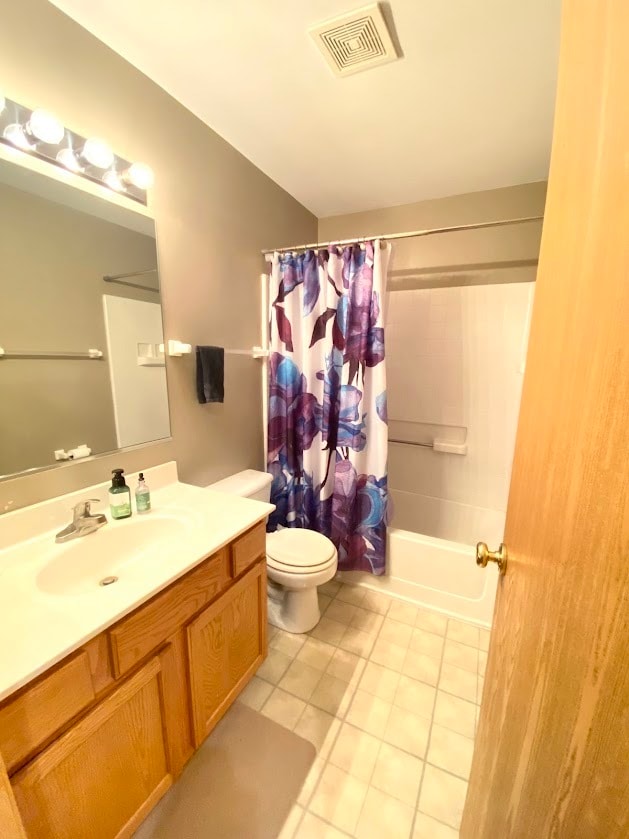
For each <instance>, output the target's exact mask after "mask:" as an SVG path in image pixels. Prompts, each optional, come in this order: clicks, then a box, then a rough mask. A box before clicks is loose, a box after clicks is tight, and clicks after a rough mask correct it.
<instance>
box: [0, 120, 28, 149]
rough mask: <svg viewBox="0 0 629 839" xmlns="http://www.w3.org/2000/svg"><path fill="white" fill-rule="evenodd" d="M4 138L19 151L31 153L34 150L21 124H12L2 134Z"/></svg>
mask: <svg viewBox="0 0 629 839" xmlns="http://www.w3.org/2000/svg"><path fill="white" fill-rule="evenodd" d="M2 136H3V137H4V139H5V140H8V141H9V143H11V144H12V145H13V146H16V147H17V148H18V149H23V150H24V151H31V150H32V149H33V145H32V143H30V142H29V139H28V136H27V135H26V131H24V128H23V126H21V125H20V123H19V122H12V123H11V124H10V125H7V127H6V128H5V129H4V131H3V132H2Z"/></svg>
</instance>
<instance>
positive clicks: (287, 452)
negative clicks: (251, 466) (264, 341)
mask: <svg viewBox="0 0 629 839" xmlns="http://www.w3.org/2000/svg"><path fill="white" fill-rule="evenodd" d="M269 368H270V369H269V429H268V434H269V462H272V461H273V460H274V459H275V458H278V459H279V460H280V463H282V464H283V465H285V466H286V467H287V468H288V469H289V470H290V471H291V472H296V473H298V474H301V472H302V471H303V452H304V450H306V449H309V448H310V446H311V445H312V441H313V440H314V437H315V435H316V434H317V431H318V430H319V429H318V425H317V416H318V413H317V412H318V409H319V403H318V402H317V398H316V396H314V395H313V394H312V393H308V384H307V381H306V377H305V376H304V375H303V373H300V372H299V369H298V367H297V365H296V364H295V363H294V362H293V361H291V359H290V358H286V357H285V356H283V355H281V353H273V355H272V356H271V362H270V365H269Z"/></svg>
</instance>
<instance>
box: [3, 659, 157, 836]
mask: <svg viewBox="0 0 629 839" xmlns="http://www.w3.org/2000/svg"><path fill="white" fill-rule="evenodd" d="M166 752H167V746H166V741H165V719H164V713H163V683H162V670H161V665H160V661H159V659H158V658H153V659H151V661H149V662H148V663H147V664H145V665H144V666H143V667H142V668H141V669H140V670H139V671H138V672H137V673H136V674H135V675H134V676H132V677H131V678H130V679H128V680H127V681H125V682H124V683H123V684H122V685H121V686H120V687H119V688H117V689H116V690H115V691H114V692H113V693H111V694H110V695H109V696H108V697H107V698H106V699H104V700H103V701H102V702H100V703H99V704H98V705H96V707H95V708H94V709H93V710H92V711H90V712H89V713H88V714H86V716H84V717H83V718H82V719H80V720H79V721H78V722H77V723H76V724H75V725H73V726H72V727H71V728H70V729H68V731H66V732H65V734H62V735H61V737H59V738H58V739H57V740H55V741H54V742H53V743H52V744H51V745H50V746H49V747H48V748H47V749H45V750H44V751H43V752H42V753H41V754H40V755H38V756H37V757H36V758H35V759H34V760H32V761H31V762H30V763H29V764H27V765H26V766H25V767H24V769H22V770H20V771H19V772H18V773H17V774H16V775H15V776H14V777H13V778H12V785H13V791H14V794H15V799H16V802H17V806H18V810H19V811H20V813H21V815H22V820H23V822H24V827H25V829H26V834H27V836H32V837H37V839H61V837H64V839H85V837H88V836H89V837H90V839H112V837H118V839H123V837H126V836H131V834H132V833H133V831H134V830H135V829H136V828H137V827H138V825H139V824H140V823H141V821H142V820H143V819H144V817H145V816H146V814H147V813H148V812H149V811H150V810H151V808H152V807H153V806H154V805H155V803H156V802H157V801H158V800H159V799H160V798H161V796H162V795H163V794H164V793H165V792H166V790H167V789H168V787H169V786H170V785H171V783H172V780H173V779H172V775H171V774H170V772H169V769H168V761H167V757H166Z"/></svg>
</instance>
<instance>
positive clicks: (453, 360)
mask: <svg viewBox="0 0 629 839" xmlns="http://www.w3.org/2000/svg"><path fill="white" fill-rule="evenodd" d="M534 287H535V283H532V282H526V283H495V284H493V285H474V286H468V287H465V286H463V287H459V288H432V289H415V290H406V291H399V292H395V293H393V294H391V296H390V299H389V310H388V313H387V342H386V349H387V376H388V381H389V428H390V432H391V436H392V437H395V438H397V439H413V434H417V436H419V437H422V436H424V434H425V431H424V430H425V429H427V428H430V429H431V435H429V436H432V433H435V434H437V435H438V436H439V438H441V439H445V440H448V439H453V440H457V439H458V436H459V435H461V437H463V436H464V437H465V444H466V446H467V453H466V454H465V455H458V454H449V453H438V452H435V451H433V450H432V449H430V448H423V447H420V446H410V445H405V444H398V443H391V444H390V445H389V476H390V481H391V487H392V488H391V495H392V497H393V509H394V516H393V524H394V525H395V526H396V527H398V528H402V529H404V530H412V531H415V532H416V533H422V534H425V535H427V536H435V537H438V538H440V539H449V540H450V541H453V542H462V543H464V544H467V545H474V544H476V542H477V541H479V540H481V539H482V540H484V541H487V542H490V543H491V544H498V543H499V542H500V541H501V540H502V537H503V533H504V521H505V513H506V505H507V495H508V492H509V480H510V476H511V462H512V460H513V451H514V448H515V433H516V428H517V422H518V412H519V408H520V394H521V392H522V377H523V373H524V363H525V358H526V344H527V332H528V322H529V314H530V309H531V305H532V301H533V292H534ZM409 369H410V370H412V371H413V372H412V374H411V375H409Z"/></svg>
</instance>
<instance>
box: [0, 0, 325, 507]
mask: <svg viewBox="0 0 629 839" xmlns="http://www.w3.org/2000/svg"><path fill="white" fill-rule="evenodd" d="M25 45H28V51H27V52H28V55H26V53H25ZM0 78H1V79H2V85H3V93H4V95H5V96H8V97H10V98H12V99H15V100H17V101H20V102H23V103H25V104H26V105H33V106H37V105H39V106H42V107H45V108H47V109H49V110H51V111H53V112H55V113H56V114H57V115H58V116H59V118H60V119H61V120H62V121H64V122H65V123H66V124H67V125H68V126H69V127H70V128H72V129H73V130H75V131H77V132H78V133H81V134H88V135H96V136H98V135H102V136H105V137H107V139H108V140H109V142H110V143H111V145H112V147H113V148H114V149H115V151H116V152H117V153H118V154H120V155H121V156H123V157H125V158H126V159H130V160H134V159H138V160H143V161H145V162H146V163H147V164H148V165H150V166H151V168H152V169H153V170H154V172H155V187H154V188H153V190H152V191H151V195H150V207H151V209H152V210H153V212H154V214H155V217H156V226H157V237H158V255H159V262H160V279H161V288H162V303H163V306H164V316H165V317H164V319H165V334H166V337H174V338H179V339H180V340H184V341H187V342H189V343H192V344H207V343H212V344H219V345H224V346H225V347H228V348H229V347H232V348H244V347H248V346H253V345H254V344H257V343H259V322H260V314H259V312H260V289H259V283H258V282H257V281H256V279H257V277H258V276H259V274H260V271H261V270H263V269H264V263H263V261H262V260H261V257H260V254H259V251H260V250H261V249H262V248H263V247H266V246H268V244H269V242H272V243H277V245H278V246H281V245H283V244H286V245H290V244H291V243H292V242H299V241H302V242H303V241H312V240H313V239H315V238H316V232H317V222H316V219H315V217H314V216H313V215H312V214H311V213H310V212H308V211H307V210H306V209H305V208H304V207H303V206H302V205H300V204H299V203H298V202H297V201H295V200H294V199H293V198H292V197H291V196H289V195H288V194H287V193H286V192H285V191H284V190H282V189H281V188H280V187H279V186H277V184H275V183H274V182H273V181H271V180H270V179H269V178H268V177H267V176H266V175H264V174H263V173H262V172H260V170H258V169H257V168H256V167H255V166H254V165H253V164H252V163H250V162H249V161H248V160H246V159H245V158H244V157H243V156H242V155H241V154H240V153H239V152H237V151H236V150H235V149H234V148H233V147H232V146H230V145H229V144H228V143H227V142H226V141H225V140H223V139H222V138H221V137H219V136H218V135H217V134H215V133H214V132H213V131H212V130H211V129H209V128H208V127H207V126H206V125H204V124H203V123H202V122H201V121H200V120H198V119H197V118H196V117H194V116H193V115H192V114H191V113H190V112H188V111H187V110H186V109H185V108H184V107H183V106H182V105H180V104H179V103H178V102H176V101H175V100H174V99H172V98H171V97H170V96H169V95H168V94H167V93H165V92H164V91H163V90H162V89H161V88H159V87H158V86H157V85H156V84H154V83H153V82H152V81H150V80H149V79H148V78H147V77H146V76H144V75H143V74H142V73H140V72H139V71H138V70H137V69H135V68H134V67H132V66H131V65H130V64H128V63H127V62H126V61H124V60H123V59H122V58H121V57H120V56H119V55H117V54H116V53H114V52H113V51H112V50H110V49H109V48H108V47H106V46H105V45H104V44H102V43H101V42H100V41H98V40H97V39H96V38H94V37H93V36H92V35H91V34H89V33H88V32H87V31H86V30H84V29H82V28H81V27H80V26H79V25H78V24H76V23H75V22H74V21H72V20H70V19H69V18H67V17H66V16H65V15H64V14H62V13H61V12H60V11H59V10H58V9H56V8H55V7H54V6H52V5H51V4H50V3H48V2H45V0H23V2H20V3H19V4H9V5H7V6H6V7H5V8H3V14H2V26H1V27H0ZM167 365H168V368H167V369H168V387H169V403H170V416H171V429H172V440H171V441H168V442H163V443H159V444H156V445H152V446H145V447H140V449H137V450H135V451H132V452H125V453H123V454H122V455H121V454H115V455H112V456H106V457H102V458H99V459H96V460H91V461H90V462H86V463H82V464H71V465H68V466H64V467H59V468H57V469H53V470H50V471H46V472H42V473H39V474H35V475H30V476H25V477H21V478H16V479H13V480H9V481H6V482H3V483H0V513H1V512H3V511H5V510H6V509H15V508H17V507H20V506H23V505H25V504H29V503H34V502H36V501H39V500H41V499H44V498H48V497H51V496H52V495H57V494H60V493H63V492H70V491H73V490H76V489H79V488H81V487H82V486H87V485H89V484H91V483H95V482H98V481H99V480H101V479H102V475H103V474H107V473H108V472H109V470H110V469H112V468H114V467H117V466H119V465H122V466H124V467H125V468H126V469H128V470H129V471H133V470H134V469H142V468H146V467H147V466H150V465H152V464H155V463H160V462H164V461H167V460H172V459H176V460H177V463H178V468H179V475H180V477H181V479H182V480H183V481H188V482H191V483H198V484H208V483H210V482H211V481H212V480H216V479H219V478H221V477H222V476H224V475H227V474H229V473H232V472H236V471H238V470H240V469H243V468H245V467H250V466H251V465H252V464H258V463H261V462H262V456H263V455H262V424H261V410H260V369H259V366H258V363H257V362H255V361H253V360H252V359H251V358H248V357H247V356H238V355H229V356H227V358H226V373H225V379H226V399H225V404H224V405H216V406H214V405H212V406H207V405H206V406H199V405H198V404H197V403H196V399H195V394H194V368H193V356H187V357H183V358H175V359H168V361H167Z"/></svg>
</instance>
